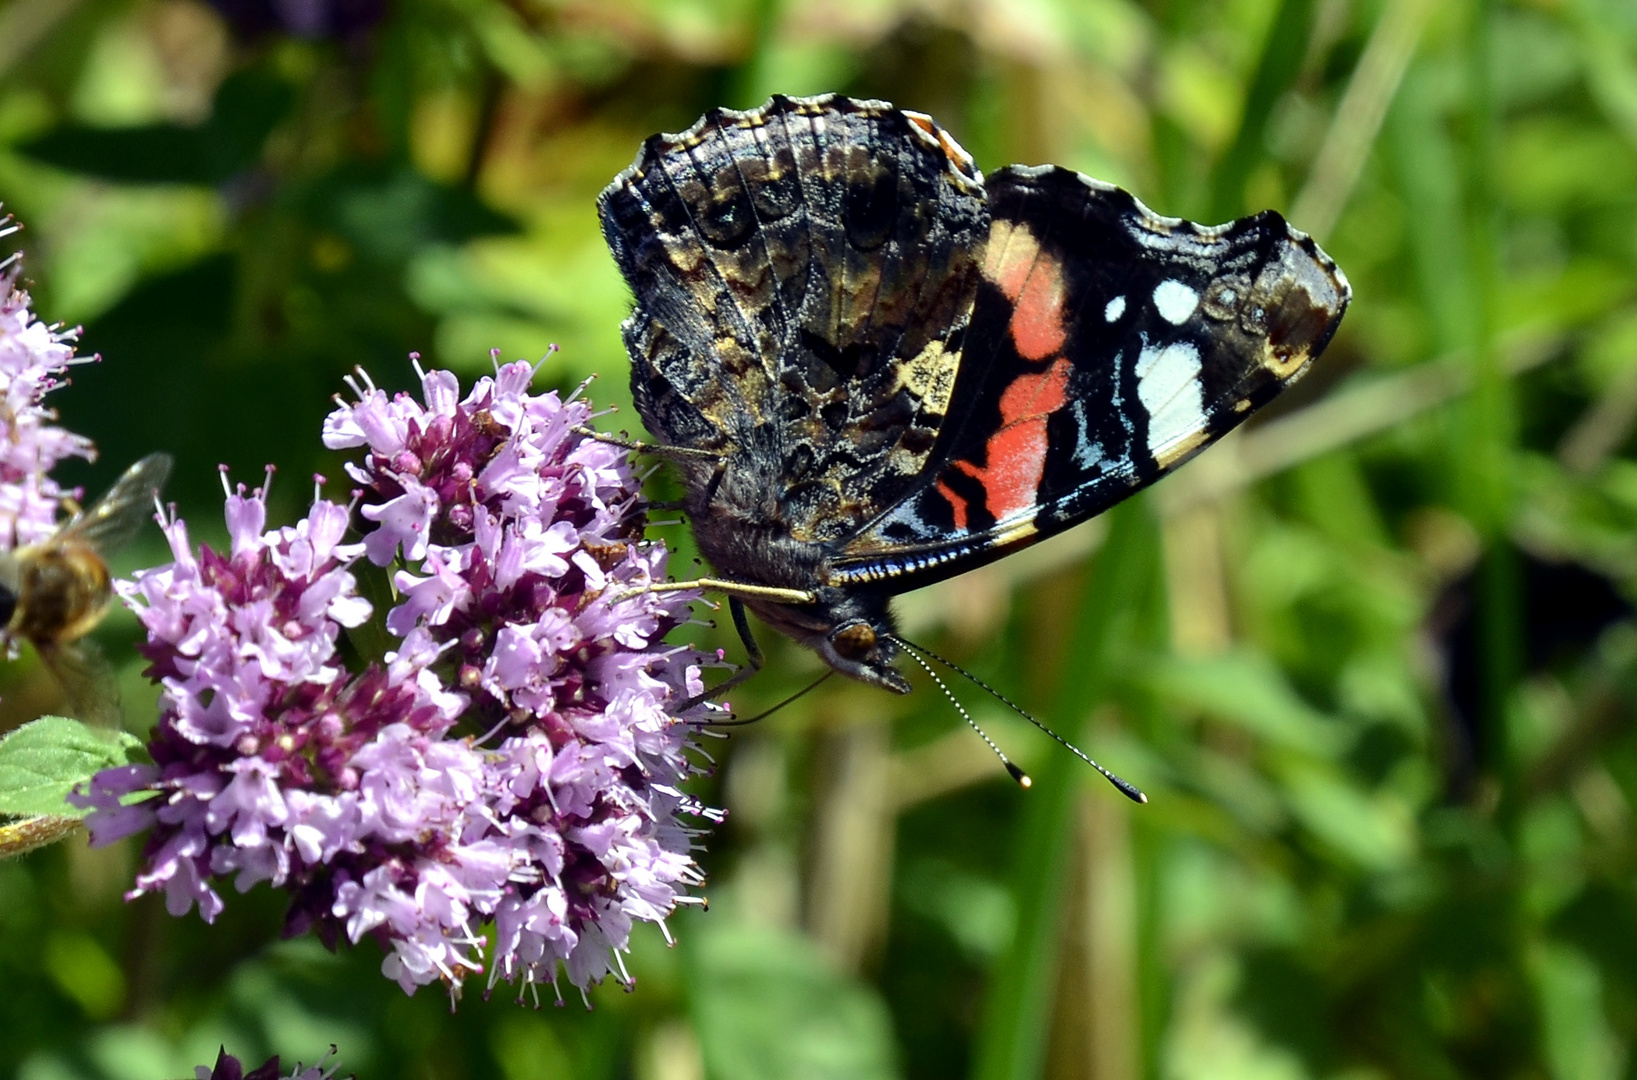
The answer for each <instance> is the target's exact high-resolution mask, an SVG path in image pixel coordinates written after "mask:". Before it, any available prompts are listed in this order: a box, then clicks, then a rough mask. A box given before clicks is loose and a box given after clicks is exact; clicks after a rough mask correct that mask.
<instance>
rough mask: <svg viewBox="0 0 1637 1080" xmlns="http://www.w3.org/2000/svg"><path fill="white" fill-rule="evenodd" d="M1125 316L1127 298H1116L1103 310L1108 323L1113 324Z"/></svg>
mask: <svg viewBox="0 0 1637 1080" xmlns="http://www.w3.org/2000/svg"><path fill="white" fill-rule="evenodd" d="M1124 314H1125V297H1123V296H1116V297H1115V298H1114V299H1112V300H1110V301H1109V302H1108V306H1107V307H1105V308H1104V309H1103V318H1104V320H1106V321H1107V322H1113V321H1114V320H1115V319H1118V318H1119V317H1120V316H1121V315H1124Z"/></svg>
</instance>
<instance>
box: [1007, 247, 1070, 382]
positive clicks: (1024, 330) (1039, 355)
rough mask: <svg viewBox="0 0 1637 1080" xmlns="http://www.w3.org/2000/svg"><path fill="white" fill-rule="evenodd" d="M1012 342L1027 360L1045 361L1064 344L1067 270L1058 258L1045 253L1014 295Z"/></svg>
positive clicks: (1065, 336)
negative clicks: (1064, 303)
mask: <svg viewBox="0 0 1637 1080" xmlns="http://www.w3.org/2000/svg"><path fill="white" fill-rule="evenodd" d="M1013 299H1014V300H1015V301H1016V304H1017V306H1016V307H1015V308H1013V310H1012V341H1013V342H1014V343H1015V344H1016V345H1017V351H1018V355H1020V356H1022V357H1023V358H1024V359H1025V360H1043V359H1045V358H1046V357H1048V356H1050V355H1052V354H1053V353H1055V352H1057V351H1058V350H1059V349H1061V348H1062V347H1063V342H1064V341H1066V340H1067V339H1068V328H1067V327H1065V326H1064V325H1063V272H1062V267H1061V266H1060V265H1059V264H1058V262H1057V260H1056V259H1053V258H1052V257H1051V256H1049V255H1041V256H1040V258H1039V259H1037V260H1035V264H1034V268H1033V269H1032V270H1031V271H1030V272H1029V277H1028V279H1027V280H1026V281H1024V282H1023V287H1022V288H1021V289H1020V290H1019V291H1018V293H1017V295H1016V296H1015V297H1014V298H1013Z"/></svg>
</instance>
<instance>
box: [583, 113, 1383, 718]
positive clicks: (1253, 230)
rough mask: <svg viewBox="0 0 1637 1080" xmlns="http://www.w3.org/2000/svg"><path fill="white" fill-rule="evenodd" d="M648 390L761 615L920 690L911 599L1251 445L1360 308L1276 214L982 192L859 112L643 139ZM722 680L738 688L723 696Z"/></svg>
mask: <svg viewBox="0 0 1637 1080" xmlns="http://www.w3.org/2000/svg"><path fill="white" fill-rule="evenodd" d="M597 205H598V212H599V215H600V218H601V221H602V229H603V235H604V237H605V238H606V239H607V242H608V246H609V248H610V249H611V251H612V252H613V255H614V259H615V262H616V263H617V264H618V266H619V269H620V272H621V273H622V274H623V275H624V277H625V280H626V282H627V284H628V285H629V286H630V288H631V291H632V293H633V294H634V296H635V307H634V310H633V311H632V313H631V316H630V318H629V319H627V320H626V321H625V323H624V324H623V326H622V331H623V335H624V340H625V345H626V349H627V351H628V352H629V353H630V358H631V391H632V394H633V396H634V398H635V404H636V408H637V412H638V413H639V414H640V416H641V417H642V420H643V423H644V424H645V425H646V426H647V427H648V430H649V431H650V432H652V433H653V434H654V435H655V436H656V437H657V438H658V439H659V440H660V442H661V445H659V446H657V447H650V448H649V449H653V450H655V451H656V452H658V453H661V454H665V455H668V456H669V457H671V458H672V459H673V460H674V462H675V464H676V465H677V467H678V468H679V470H680V475H681V480H682V483H683V486H684V488H685V491H686V497H685V500H684V506H685V509H686V511H687V513H688V516H689V518H690V519H691V521H692V525H693V530H694V534H695V537H696V538H697V540H698V544H699V548H700V551H701V553H702V554H703V555H704V556H705V558H706V559H707V560H708V561H709V562H710V564H711V566H712V567H714V568H715V571H716V573H717V574H718V575H719V577H716V578H704V579H700V580H699V581H698V582H691V583H679V585H678V587H681V586H682V585H704V586H706V587H711V588H715V589H719V590H721V591H723V592H725V593H726V594H727V595H728V597H729V600H730V605H731V610H732V612H733V616H734V621H735V623H736V624H737V626H738V627H739V630H740V633H741V635H742V636H743V637H744V638H745V641H746V645H747V648H748V649H749V651H750V653H751V660H752V663H751V666H750V667H747V668H745V669H742V670H741V672H740V673H738V676H736V677H734V678H733V679H730V680H729V682H730V683H732V682H734V681H737V678H738V677H740V676H744V675H748V674H749V673H751V672H752V671H754V670H755V667H756V666H758V665H759V664H760V654H759V652H758V651H757V650H756V648H755V645H754V640H753V639H752V638H751V637H750V631H749V627H748V624H747V621H746V619H745V614H744V610H745V608H747V607H748V608H749V609H750V610H752V611H754V612H755V613H756V614H757V615H758V616H759V617H760V618H761V619H762V620H763V621H764V622H766V623H767V624H768V625H770V626H772V627H774V628H776V629H778V630H780V631H782V632H784V633H785V634H788V635H789V636H790V637H792V638H794V639H795V640H796V641H798V642H800V643H801V644H803V645H806V646H808V647H809V648H811V649H813V650H814V651H816V652H817V653H818V654H819V655H820V656H822V657H823V658H824V660H825V661H826V662H827V663H828V664H829V665H830V666H831V667H832V668H833V669H835V670H836V671H839V672H841V673H843V674H845V675H849V676H851V677H853V678H855V679H859V680H862V681H863V682H866V683H870V684H873V685H875V686H880V687H884V688H886V689H888V690H893V691H896V692H898V693H907V692H908V691H909V689H910V686H909V683H908V681H907V680H906V679H905V678H904V676H903V674H902V673H901V672H900V671H899V670H898V669H897V667H896V666H895V663H894V661H895V660H896V659H897V658H898V656H899V655H900V653H901V652H902V651H903V646H904V643H903V642H902V640H901V639H900V638H899V637H898V634H897V631H896V628H895V625H894V622H893V616H892V611H891V600H892V598H893V597H894V596H895V595H897V594H899V593H903V592H908V591H910V590H912V589H918V588H920V587H922V586H923V585H928V584H931V583H933V582H935V581H939V580H942V579H944V578H947V577H950V576H952V575H955V574H959V573H962V572H964V571H967V570H970V569H972V568H974V567H977V566H981V565H983V564H985V563H987V562H990V561H992V560H994V559H998V558H1000V557H1002V556H1003V555H1006V554H1008V553H1010V552H1013V551H1016V550H1018V549H1019V548H1022V547H1026V546H1027V545H1029V544H1033V543H1035V542H1036V541H1038V540H1040V539H1042V538H1044V537H1047V536H1050V535H1052V534H1054V533H1057V532H1060V531H1061V530H1063V529H1067V528H1069V527H1070V526H1072V525H1075V524H1078V523H1079V522H1082V521H1085V520H1086V519H1088V518H1090V517H1092V516H1094V515H1096V514H1098V513H1100V512H1102V511H1103V510H1106V509H1108V508H1109V507H1110V506H1113V505H1114V504H1115V503H1117V502H1119V501H1120V500H1122V499H1124V498H1126V497H1128V496H1130V495H1131V494H1133V493H1134V492H1137V491H1139V490H1141V489H1142V488H1144V487H1146V486H1148V485H1149V484H1151V483H1153V482H1154V481H1155V480H1157V479H1159V478H1160V477H1161V476H1164V475H1165V474H1166V473H1168V472H1170V471H1171V470H1173V469H1175V468H1176V467H1177V466H1179V465H1181V464H1182V463H1183V462H1185V461H1187V460H1188V459H1189V458H1190V457H1192V456H1193V455H1194V454H1196V453H1198V452H1199V451H1201V450H1203V449H1204V448H1205V447H1206V446H1208V445H1210V444H1211V443H1212V442H1214V441H1215V440H1217V439H1218V438H1220V437H1221V436H1222V435H1224V434H1226V433H1227V432H1228V431H1230V430H1232V429H1233V428H1234V427H1236V426H1238V425H1239V424H1240V423H1241V422H1242V421H1244V420H1245V418H1246V417H1248V416H1250V415H1251V414H1252V413H1253V412H1255V411H1256V410H1257V409H1258V408H1260V407H1261V406H1263V405H1265V404H1267V402H1269V401H1270V400H1272V399H1273V398H1274V397H1275V396H1276V395H1277V394H1278V393H1279V392H1280V391H1281V390H1283V389H1284V388H1285V387H1286V386H1288V385H1290V383H1291V382H1293V381H1294V380H1295V379H1297V378H1298V377H1299V376H1300V375H1301V374H1302V373H1303V372H1304V371H1305V370H1306V369H1307V368H1308V366H1309V365H1310V364H1311V363H1312V361H1313V359H1314V358H1315V357H1317V356H1318V355H1319V353H1320V352H1322V351H1323V349H1324V347H1325V345H1326V344H1327V343H1328V342H1329V341H1330V338H1331V336H1332V335H1333V334H1334V333H1335V331H1336V326H1337V324H1338V323H1339V322H1340V320H1341V317H1342V314H1343V312H1344V311H1345V310H1346V308H1347V304H1348V301H1349V300H1350V298H1351V291H1350V289H1349V287H1348V284H1347V279H1346V277H1345V276H1344V275H1343V274H1342V272H1341V271H1340V270H1339V269H1338V268H1337V266H1336V264H1335V263H1334V262H1333V261H1332V260H1331V259H1330V258H1329V256H1327V255H1325V253H1324V252H1323V251H1321V250H1320V249H1319V247H1318V245H1317V244H1315V243H1314V242H1313V240H1312V239H1311V238H1309V237H1308V236H1306V235H1304V234H1303V233H1301V232H1298V231H1297V230H1295V229H1294V228H1292V227H1290V226H1289V225H1288V224H1286V222H1285V220H1284V219H1283V218H1282V217H1280V215H1279V214H1277V213H1275V212H1273V211H1271V210H1269V211H1264V212H1262V213H1260V214H1255V215H1252V216H1250V217H1246V218H1241V219H1239V220H1238V221H1234V222H1231V223H1229V224H1226V225H1220V226H1202V225H1196V224H1193V223H1191V222H1187V221H1183V220H1180V219H1177V218H1168V217H1162V216H1160V215H1158V214H1155V213H1154V212H1153V211H1151V210H1149V209H1148V208H1147V207H1146V206H1144V205H1143V204H1142V203H1141V202H1139V201H1138V200H1137V199H1136V198H1135V197H1133V196H1132V195H1130V194H1129V193H1127V192H1125V191H1123V190H1121V189H1119V188H1117V187H1114V186H1112V185H1110V184H1106V183H1103V182H1101V181H1098V180H1094V179H1092V178H1090V177H1088V176H1084V175H1082V174H1080V173H1077V172H1074V171H1072V170H1070V169H1065V168H1061V167H1058V166H1053V165H1046V166H1039V167H1028V166H1021V165H1009V166H1007V167H1005V168H1003V169H1000V170H997V171H996V172H993V173H991V174H989V175H988V176H984V175H983V174H982V173H981V172H979V170H978V169H977V167H976V166H975V165H974V164H973V161H972V158H971V157H970V156H969V155H968V154H967V153H966V151H965V150H963V149H962V148H961V147H960V145H959V144H958V143H957V142H956V141H955V140H954V139H953V138H952V137H951V136H950V135H949V133H948V132H947V131H945V130H944V129H943V128H941V127H939V126H938V125H937V124H936V123H935V122H934V121H933V120H932V119H931V118H930V117H928V116H925V115H923V114H921V113H916V112H908V111H905V110H901V109H897V108H894V107H893V106H891V105H889V104H887V103H885V102H880V101H859V100H854V99H850V98H846V97H840V96H836V95H826V96H822V97H813V98H791V97H782V96H776V97H774V98H772V99H771V100H769V101H768V102H767V103H766V104H765V105H763V106H762V107H760V108H757V109H752V110H749V111H747V112H736V111H730V110H726V109H717V110H713V111H711V112H709V113H707V114H706V115H705V116H704V117H703V118H701V119H700V120H699V122H698V123H697V124H695V125H694V126H693V127H691V128H689V129H688V130H687V131H685V132H682V133H681V134H677V135H669V134H660V135H654V136H653V137H651V138H649V139H648V140H647V141H646V142H645V143H644V144H643V147H642V150H641V152H640V153H639V154H638V155H637V158H636V161H635V162H634V163H633V164H632V166H631V167H630V168H628V169H626V170H625V171H624V172H622V173H620V174H619V176H617V177H616V178H615V179H614V181H613V182H612V183H611V184H610V185H609V186H608V187H607V188H606V189H605V190H604V191H603V192H602V194H601V196H600V197H599V198H598V203H597ZM718 689H720V688H718Z"/></svg>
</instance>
